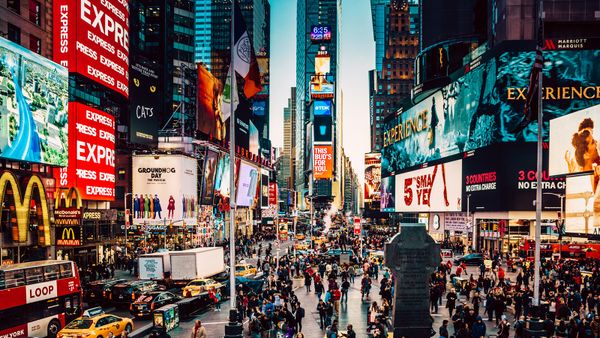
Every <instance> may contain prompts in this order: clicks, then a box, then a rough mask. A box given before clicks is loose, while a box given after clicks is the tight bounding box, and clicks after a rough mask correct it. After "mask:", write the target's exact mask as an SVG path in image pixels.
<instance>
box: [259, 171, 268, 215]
mask: <svg viewBox="0 0 600 338" xmlns="http://www.w3.org/2000/svg"><path fill="white" fill-rule="evenodd" d="M260 172H261V178H260V207H261V208H262V209H268V208H269V171H268V170H267V169H261V170H260Z"/></svg>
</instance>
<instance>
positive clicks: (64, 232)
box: [56, 226, 81, 246]
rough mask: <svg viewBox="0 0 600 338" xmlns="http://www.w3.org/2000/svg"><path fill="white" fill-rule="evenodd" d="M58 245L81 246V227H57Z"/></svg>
mask: <svg viewBox="0 0 600 338" xmlns="http://www.w3.org/2000/svg"><path fill="white" fill-rule="evenodd" d="M56 245H58V246H80V245H81V227H80V226H66V227H56Z"/></svg>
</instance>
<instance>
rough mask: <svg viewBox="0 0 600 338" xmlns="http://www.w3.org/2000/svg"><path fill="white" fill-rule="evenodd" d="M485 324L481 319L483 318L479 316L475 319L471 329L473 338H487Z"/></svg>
mask: <svg viewBox="0 0 600 338" xmlns="http://www.w3.org/2000/svg"><path fill="white" fill-rule="evenodd" d="M485 331H486V327H485V323H484V322H483V320H482V319H481V316H477V318H476V319H475V323H473V327H472V329H471V337H473V338H485Z"/></svg>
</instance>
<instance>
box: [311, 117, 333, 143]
mask: <svg viewBox="0 0 600 338" xmlns="http://www.w3.org/2000/svg"><path fill="white" fill-rule="evenodd" d="M313 126H314V129H315V130H314V132H313V135H314V136H313V137H314V141H315V142H331V141H332V139H333V122H332V119H331V116H315V117H314V118H313Z"/></svg>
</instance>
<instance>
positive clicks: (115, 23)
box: [53, 0, 129, 97]
mask: <svg viewBox="0 0 600 338" xmlns="http://www.w3.org/2000/svg"><path fill="white" fill-rule="evenodd" d="M53 4H54V6H53V10H54V21H53V22H54V61H56V62H58V63H60V64H61V65H63V66H65V67H67V68H68V69H69V71H70V72H75V73H79V74H81V75H83V76H85V77H87V78H89V79H91V80H93V81H95V82H98V83H99V84H101V85H104V86H106V87H108V88H110V89H112V90H114V91H116V92H118V93H121V94H122V95H124V96H125V97H128V96H129V6H128V1H126V0H102V1H93V0H55V1H54V3H53Z"/></svg>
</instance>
